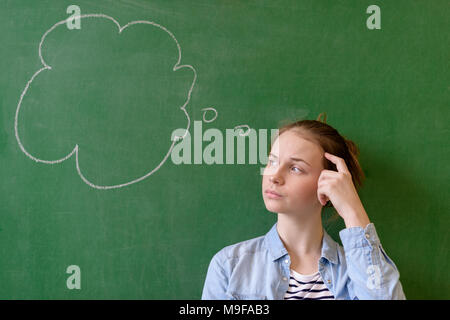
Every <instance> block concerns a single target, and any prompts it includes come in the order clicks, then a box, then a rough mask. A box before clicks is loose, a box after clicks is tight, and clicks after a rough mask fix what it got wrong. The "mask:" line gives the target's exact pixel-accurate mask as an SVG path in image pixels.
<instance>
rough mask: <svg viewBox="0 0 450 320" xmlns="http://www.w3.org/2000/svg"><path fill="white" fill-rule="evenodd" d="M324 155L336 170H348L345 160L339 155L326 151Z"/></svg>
mask: <svg viewBox="0 0 450 320" xmlns="http://www.w3.org/2000/svg"><path fill="white" fill-rule="evenodd" d="M324 156H325V158H327V159H328V160H330V161H331V162H333V163H334V164H335V165H336V168H337V170H338V172H347V173H348V172H349V171H348V168H347V164H346V163H345V160H344V159H342V158H341V157H338V156H335V155H334V154H331V153H328V152H325V153H324Z"/></svg>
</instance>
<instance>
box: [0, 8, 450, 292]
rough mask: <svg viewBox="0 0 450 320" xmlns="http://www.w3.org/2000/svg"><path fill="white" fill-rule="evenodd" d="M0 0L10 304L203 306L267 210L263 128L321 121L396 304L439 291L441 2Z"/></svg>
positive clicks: (442, 238) (0, 235)
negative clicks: (215, 276)
mask: <svg viewBox="0 0 450 320" xmlns="http://www.w3.org/2000/svg"><path fill="white" fill-rule="evenodd" d="M0 3H1V10H0V29H1V30H2V33H1V36H0V38H1V50H0V55H1V59H0V67H1V70H2V72H1V75H0V107H1V109H0V177H1V180H0V181H1V182H0V191H1V192H0V197H1V198H0V199H1V209H0V212H1V219H0V255H1V257H2V259H0V284H1V285H0V297H1V298H5V299H109V298H112V299H198V298H200V297H201V291H202V287H203V283H204V279H205V276H206V271H207V267H208V264H209V262H210V259H211V258H212V256H213V254H214V253H216V252H217V251H218V250H220V249H221V248H223V247H224V246H226V245H229V244H233V243H236V242H238V241H242V240H247V239H250V238H253V237H257V236H260V235H263V234H265V233H266V232H267V231H268V230H269V229H270V227H271V226H272V225H273V223H274V222H275V221H276V215H275V214H273V213H271V212H268V211H267V210H266V208H265V206H264V202H263V200H262V195H261V178H262V176H261V174H260V169H261V168H262V167H263V166H264V164H263V162H261V161H263V160H264V157H263V155H264V153H265V152H267V151H265V150H264V147H265V148H267V147H268V146H270V132H271V130H272V129H276V128H277V125H278V123H279V121H281V120H284V119H292V120H293V119H316V118H317V115H318V114H319V113H321V112H327V122H328V123H329V124H330V125H332V126H334V127H335V128H337V129H338V130H339V132H340V133H342V134H343V135H345V136H346V137H347V138H349V139H352V140H353V141H355V142H356V143H357V144H358V146H359V148H360V150H361V157H360V162H361V165H362V167H363V169H364V173H365V174H366V181H365V185H364V187H363V189H362V190H361V191H360V197H361V200H362V202H363V204H364V207H365V209H366V211H367V213H368V214H369V217H370V219H371V221H372V222H374V224H375V226H376V228H377V232H378V234H379V236H380V238H381V240H382V243H383V247H384V248H385V249H386V251H387V252H388V254H389V256H390V257H392V259H393V260H394V261H395V263H396V265H397V267H398V268H399V270H400V275H401V282H402V285H403V288H404V291H405V294H406V297H407V298H409V299H414V298H424V299H429V298H438V299H449V298H450V290H449V288H450V278H449V275H448V267H449V263H448V262H449V254H448V252H449V240H448V239H449V238H448V229H449V209H450V206H449V197H448V187H449V183H448V181H449V173H450V167H449V158H450V149H449V144H448V140H449V125H448V124H449V120H450V119H449V104H448V101H449V77H448V67H449V65H448V61H449V51H448V42H449V39H448V29H449V22H448V16H449V14H450V12H449V6H448V2H447V1H438V0H435V1H428V2H426V1H412V0H410V1H394V2H392V1H391V2H386V1H383V2H381V1H356V0H351V1H350V0H347V1H335V0H327V1H325V0H320V1H299V0H292V1H291V0H283V1H274V0H271V1H265V0H258V1H215V0H201V1H144V0H133V1H130V0H128V1H77V2H76V3H74V2H71V1H56V0H54V1H49V0H45V1H44V0H43V1H22V0H14V1H11V0H1V2H0ZM71 5H76V6H77V8H79V9H80V12H78V13H77V12H76V11H74V8H73V7H71V8H70V9H69V7H70V6H71ZM371 5H377V6H378V8H379V17H378V20H377V21H378V27H377V28H374V27H373V25H374V20H373V19H372V18H370V17H371V15H372V12H369V13H368V12H367V9H368V7H369V6H371ZM68 9H69V10H68ZM70 17H72V18H70ZM68 18H70V19H69V20H68ZM370 26H372V27H370ZM208 130H209V131H208ZM233 132H234V133H238V134H237V135H234V136H233V135H232V134H231V133H233ZM250 132H251V133H254V132H256V133H258V135H256V136H253V135H252V134H249V133H250ZM259 133H266V139H263V137H264V135H261V134H259ZM230 136H231V140H230V139H229V137H230ZM219 137H222V138H223V141H221V144H220V146H221V149H220V148H218V147H217V148H215V149H214V152H211V150H209V149H208V148H211V145H212V141H214V142H217V144H215V146H219V144H218V141H219V140H217V139H219ZM240 137H241V138H240ZM242 137H243V138H242ZM182 138H184V139H182ZM235 138H236V139H235ZM227 139H228V140H227ZM239 139H241V140H240V141H244V142H245V141H246V142H248V143H250V140H251V139H257V141H258V148H259V149H258V150H259V152H260V154H259V155H258V157H257V158H252V155H254V154H255V153H254V150H252V149H250V148H244V151H245V153H244V155H245V157H244V159H242V158H241V159H238V158H239V150H240V149H239V148H240V147H239V145H238V142H237V140H239ZM230 141H231V142H233V143H234V144H233V145H231V144H229V143H230ZM188 142H189V144H188ZM183 143H184V144H183ZM263 146H264V147H263ZM175 151H177V152H176V153H177V154H178V157H173V155H174V152H175ZM181 151H182V152H181ZM208 152H209V153H208ZM205 154H209V155H210V157H209V158H208V157H207V156H205ZM250 158H252V159H250ZM181 160H182V161H181ZM242 160H244V161H242ZM255 160H256V161H255ZM180 162H181V163H180ZM326 210H329V209H326ZM327 214H329V215H330V216H331V215H332V212H327ZM325 227H326V229H327V230H328V232H329V233H330V235H331V236H332V237H333V238H334V239H335V240H337V241H339V237H338V232H339V231H340V230H341V229H342V228H343V227H344V224H343V222H342V221H336V222H332V221H331V222H326V223H325ZM74 275H79V277H77V278H76V279H75V278H74Z"/></svg>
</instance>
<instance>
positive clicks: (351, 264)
mask: <svg viewBox="0 0 450 320" xmlns="http://www.w3.org/2000/svg"><path fill="white" fill-rule="evenodd" d="M324 156H325V157H326V158H327V159H328V160H330V161H331V162H333V163H334V164H335V165H336V169H337V170H338V171H332V170H323V171H322V172H321V174H320V177H319V180H318V188H317V197H318V199H319V201H320V203H321V204H322V205H325V203H326V201H328V199H329V200H330V201H331V202H332V203H333V206H334V208H335V209H336V211H337V212H338V213H339V215H340V216H341V217H342V218H343V219H344V222H345V226H346V229H344V230H341V232H340V233H339V236H340V237H341V240H342V245H343V246H344V251H345V257H346V261H347V272H348V276H349V278H350V280H351V281H350V283H349V286H350V288H349V289H352V291H353V293H354V297H355V298H358V299H406V298H405V294H404V293H403V289H402V286H401V284H400V281H399V278H400V274H399V272H398V269H397V267H396V266H395V264H394V262H392V260H391V259H389V257H388V256H387V255H386V253H385V252H384V250H383V248H382V246H381V243H380V239H379V238H378V235H377V233H376V231H375V226H374V225H373V223H370V220H369V217H368V215H367V212H366V210H365V209H364V206H363V204H362V202H361V200H360V198H359V196H358V193H357V192H356V189H355V186H354V184H353V181H352V176H351V174H350V172H349V170H348V168H347V165H346V163H345V160H344V159H342V158H340V157H337V156H335V155H332V154H329V153H327V152H325V154H324Z"/></svg>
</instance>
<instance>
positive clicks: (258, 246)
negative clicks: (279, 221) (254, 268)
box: [214, 235, 266, 261]
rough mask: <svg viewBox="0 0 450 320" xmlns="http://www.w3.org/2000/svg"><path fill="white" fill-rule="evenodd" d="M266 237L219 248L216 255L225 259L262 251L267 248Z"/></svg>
mask: <svg viewBox="0 0 450 320" xmlns="http://www.w3.org/2000/svg"><path fill="white" fill-rule="evenodd" d="M264 238H265V235H263V236H259V237H256V238H252V239H249V240H244V241H240V242H237V243H234V244H231V245H228V246H226V247H224V248H222V249H221V250H219V251H218V252H217V253H216V254H215V256H214V257H215V258H216V259H219V260H222V261H223V260H230V259H236V258H241V257H243V256H246V255H251V254H255V253H260V252H262V251H265V250H266V248H265V246H264Z"/></svg>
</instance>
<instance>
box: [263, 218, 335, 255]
mask: <svg viewBox="0 0 450 320" xmlns="http://www.w3.org/2000/svg"><path fill="white" fill-rule="evenodd" d="M264 242H265V245H266V247H267V249H268V250H269V253H270V255H271V256H272V259H273V261H275V260H278V259H280V258H281V257H283V256H285V255H286V254H287V253H288V252H287V250H286V248H285V247H284V244H283V242H282V241H281V239H280V236H279V234H278V231H277V223H275V224H274V225H273V226H272V228H271V229H270V231H269V232H267V234H266V235H265V237H264ZM337 246H338V244H337V242H336V241H334V240H333V239H332V238H331V237H330V236H329V235H328V233H327V232H326V231H325V229H324V230H323V240H322V253H321V258H325V259H327V260H328V261H330V262H331V263H334V264H337V263H338V257H337Z"/></svg>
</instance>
